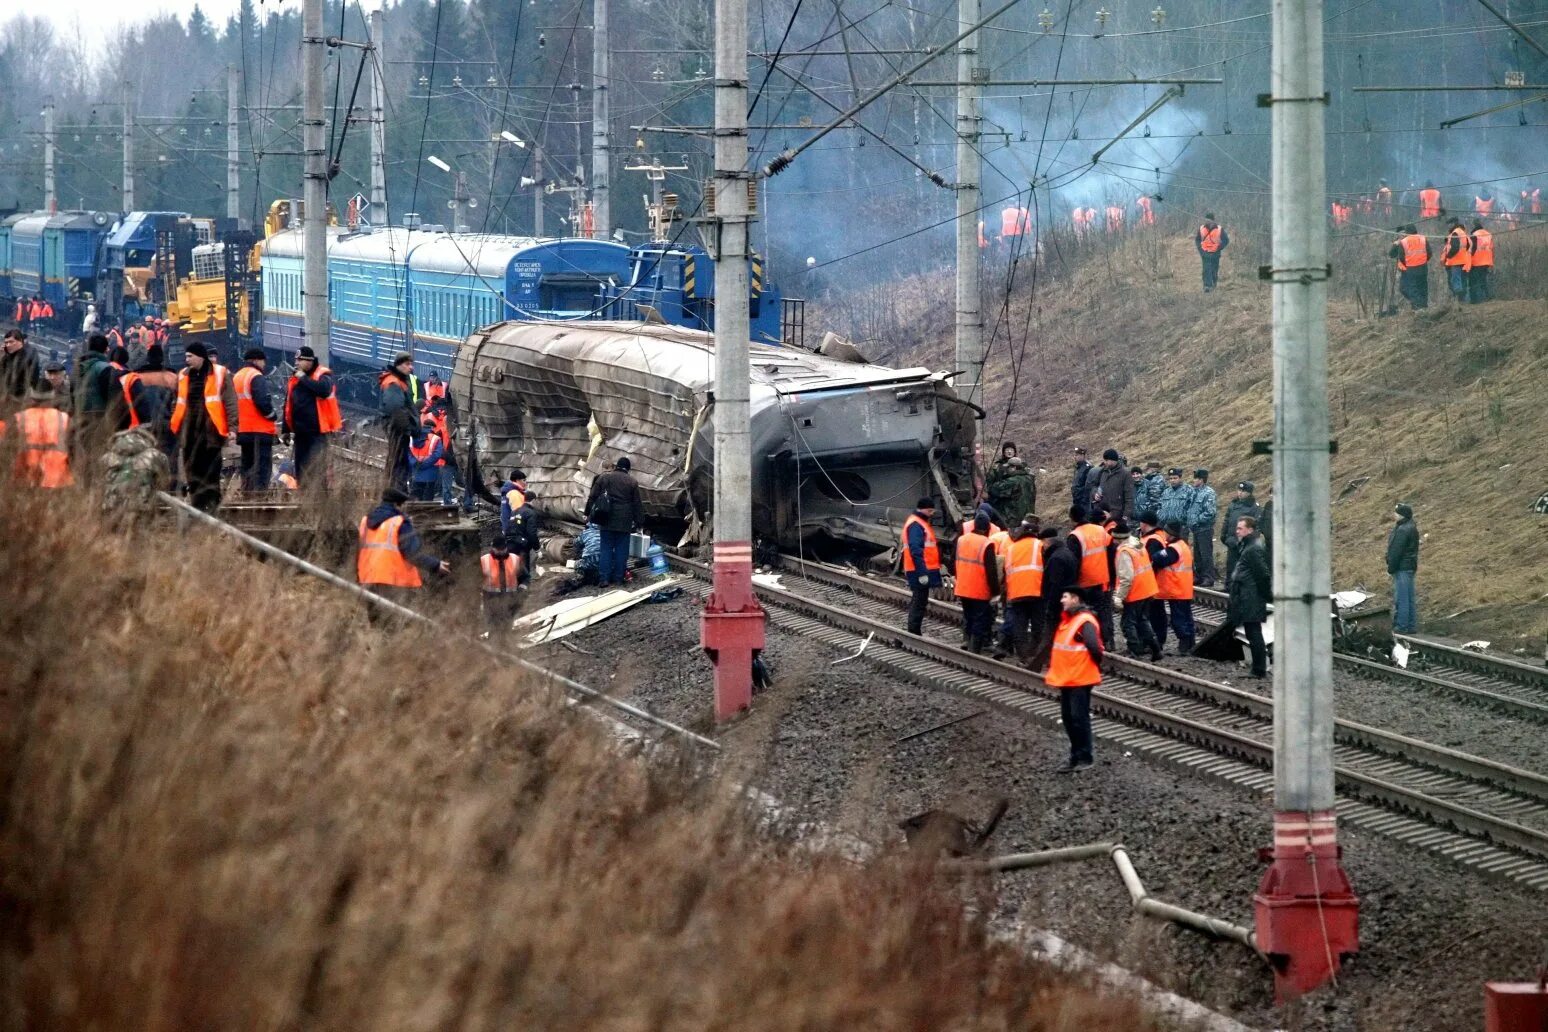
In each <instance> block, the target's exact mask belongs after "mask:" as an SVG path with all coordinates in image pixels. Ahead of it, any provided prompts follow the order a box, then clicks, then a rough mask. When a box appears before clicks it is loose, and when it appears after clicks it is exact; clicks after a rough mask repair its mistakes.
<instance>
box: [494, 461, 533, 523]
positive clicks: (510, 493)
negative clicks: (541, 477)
mask: <svg viewBox="0 0 1548 1032" xmlns="http://www.w3.org/2000/svg"><path fill="white" fill-rule="evenodd" d="M499 493H500V532H501V533H502V534H505V535H506V536H507V537H509V536H510V534H511V515H512V514H513V513H515V512H516V511H517V510H519V509H521V508H522V507H523V506H525V505H526V504H527V474H526V471H525V470H520V469H513V470H511V475H510V476H509V477H507V478H506V480H505V483H503V484H501V485H500V492H499Z"/></svg>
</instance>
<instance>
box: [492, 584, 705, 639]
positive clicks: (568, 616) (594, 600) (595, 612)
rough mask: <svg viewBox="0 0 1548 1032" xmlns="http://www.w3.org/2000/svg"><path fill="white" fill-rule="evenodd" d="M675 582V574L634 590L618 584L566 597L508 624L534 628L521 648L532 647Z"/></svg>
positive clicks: (629, 604)
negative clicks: (668, 578) (601, 590)
mask: <svg viewBox="0 0 1548 1032" xmlns="http://www.w3.org/2000/svg"><path fill="white" fill-rule="evenodd" d="M675 583H676V579H675V578H674V579H672V580H667V581H661V582H657V583H655V584H651V585H649V586H648V587H644V588H637V589H635V590H634V591H629V590H628V589H625V588H618V589H616V590H613V591H608V592H604V593H603V594H601V595H586V596H580V597H571V598H566V599H564V600H562V601H559V602H555V603H554V604H553V605H551V606H545V607H544V608H542V609H539V610H537V611H536V612H533V613H528V614H527V615H526V616H519V617H517V618H516V620H515V621H514V622H513V623H512V624H511V628H512V630H517V631H520V630H525V629H527V628H535V630H531V631H530V632H529V633H528V634H527V638H526V642H525V643H524V644H523V645H522V647H523V648H531V647H532V646H533V645H541V644H542V643H543V642H545V641H554V640H555V639H558V638H562V637H564V636H565V635H567V634H574V633H575V632H576V631H580V630H584V629H585V628H587V627H590V626H591V625H592V624H594V623H601V622H602V621H603V620H606V619H607V618H608V617H610V616H616V615H618V614H619V613H621V612H623V611H624V610H625V609H629V608H631V607H632V606H637V605H639V604H640V603H641V602H644V601H645V600H646V599H647V598H649V597H650V596H651V595H653V594H655V593H656V592H658V591H661V590H664V589H665V588H668V587H670V586H671V585H673V584H675Z"/></svg>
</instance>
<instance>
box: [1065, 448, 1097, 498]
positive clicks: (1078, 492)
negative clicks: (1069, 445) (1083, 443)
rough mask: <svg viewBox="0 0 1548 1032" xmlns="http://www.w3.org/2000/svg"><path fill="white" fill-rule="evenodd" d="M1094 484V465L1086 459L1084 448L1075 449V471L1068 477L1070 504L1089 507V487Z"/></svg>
mask: <svg viewBox="0 0 1548 1032" xmlns="http://www.w3.org/2000/svg"><path fill="white" fill-rule="evenodd" d="M1095 486H1096V482H1095V467H1093V466H1092V465H1091V463H1089V462H1087V461H1086V449H1084V448H1076V449H1075V472H1074V474H1073V475H1072V476H1071V477H1070V504H1072V505H1078V506H1080V507H1081V508H1082V509H1089V508H1091V489H1092V488H1093V487H1095Z"/></svg>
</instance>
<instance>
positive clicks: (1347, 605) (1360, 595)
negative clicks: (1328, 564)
mask: <svg viewBox="0 0 1548 1032" xmlns="http://www.w3.org/2000/svg"><path fill="white" fill-rule="evenodd" d="M1370 597H1371V596H1370V595H1368V594H1366V593H1365V592H1363V591H1358V590H1356V591H1335V592H1333V604H1334V605H1336V606H1338V608H1340V609H1353V608H1355V607H1356V606H1360V605H1364V604H1365V602H1366V600H1367V599H1369V598H1370Z"/></svg>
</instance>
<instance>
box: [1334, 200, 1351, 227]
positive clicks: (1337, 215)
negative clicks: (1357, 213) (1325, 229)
mask: <svg viewBox="0 0 1548 1032" xmlns="http://www.w3.org/2000/svg"><path fill="white" fill-rule="evenodd" d="M1333 225H1335V226H1347V225H1349V205H1347V204H1339V203H1338V202H1337V201H1334V202H1333Z"/></svg>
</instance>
